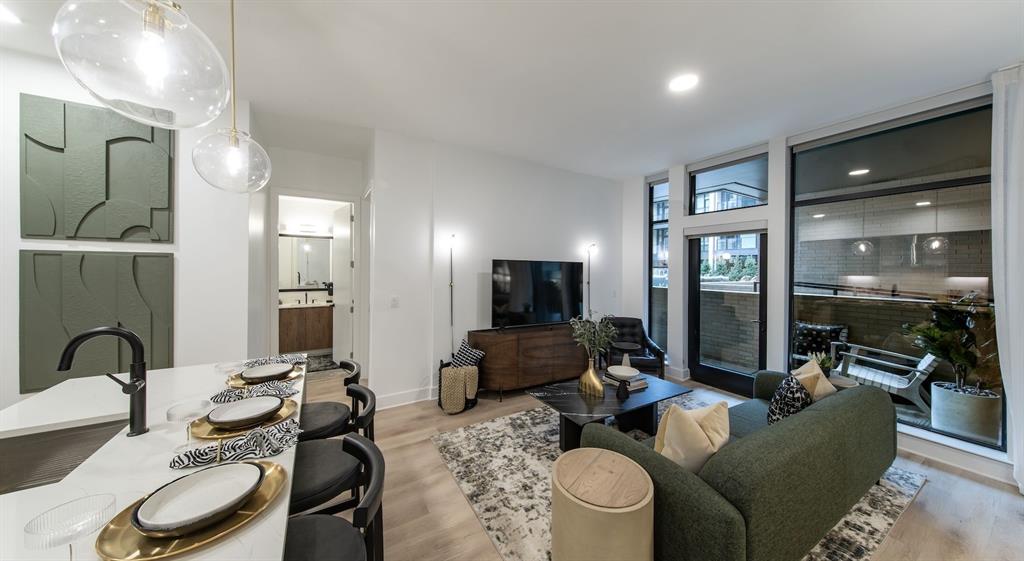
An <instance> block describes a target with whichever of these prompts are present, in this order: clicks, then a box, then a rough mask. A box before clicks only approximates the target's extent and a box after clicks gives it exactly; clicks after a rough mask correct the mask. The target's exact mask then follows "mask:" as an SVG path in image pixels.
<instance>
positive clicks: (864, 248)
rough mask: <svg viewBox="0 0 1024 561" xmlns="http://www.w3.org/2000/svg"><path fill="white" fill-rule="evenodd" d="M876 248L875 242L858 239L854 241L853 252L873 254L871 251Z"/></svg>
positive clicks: (862, 254) (855, 253) (864, 254)
mask: <svg viewBox="0 0 1024 561" xmlns="http://www.w3.org/2000/svg"><path fill="white" fill-rule="evenodd" d="M874 250H875V244H873V243H871V242H870V241H868V240H857V241H855V242H853V254H854V255H859V256H861V257H864V256H866V255H871V252H872V251H874Z"/></svg>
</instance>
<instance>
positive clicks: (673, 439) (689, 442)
mask: <svg viewBox="0 0 1024 561" xmlns="http://www.w3.org/2000/svg"><path fill="white" fill-rule="evenodd" d="M726 442H729V405H728V404H727V403H726V402H724V401H719V402H718V403H716V404H714V405H711V406H709V407H702V408H700V409H689V410H687V409H683V408H682V407H679V406H678V405H675V404H673V405H670V406H669V408H668V409H667V410H666V411H665V414H664V415H662V416H661V423H659V424H658V435H657V436H656V437H655V439H654V450H655V451H656V452H658V453H659V454H661V455H663V456H665V457H666V458H668V459H670V460H672V461H673V462H675V463H677V464H679V465H681V466H683V467H684V468H686V469H688V470H690V471H692V472H693V473H697V472H698V471H700V468H702V467H704V464H705V463H706V462H707V461H708V459H709V458H711V456H713V455H714V454H715V452H718V450H719V449H721V448H722V446H725V443H726Z"/></svg>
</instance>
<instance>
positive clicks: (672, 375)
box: [665, 365, 690, 383]
mask: <svg viewBox="0 0 1024 561" xmlns="http://www.w3.org/2000/svg"><path fill="white" fill-rule="evenodd" d="M665 378H667V379H669V380H672V381H673V382H677V383H678V382H682V381H683V380H689V379H690V369H689V368H676V367H674V366H672V365H665Z"/></svg>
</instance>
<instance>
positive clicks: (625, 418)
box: [615, 403, 658, 436]
mask: <svg viewBox="0 0 1024 561" xmlns="http://www.w3.org/2000/svg"><path fill="white" fill-rule="evenodd" d="M615 420H616V421H618V423H619V430H620V431H622V432H629V431H631V430H633V429H640V430H642V431H644V432H646V433H647V434H649V435H651V436H654V435H655V433H657V432H658V404H657V403H652V404H650V405H647V406H645V407H641V408H639V409H634V410H632V411H630V412H628V413H622V414H620V415H616V416H615Z"/></svg>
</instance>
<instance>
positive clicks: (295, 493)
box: [288, 384, 377, 514]
mask: <svg viewBox="0 0 1024 561" xmlns="http://www.w3.org/2000/svg"><path fill="white" fill-rule="evenodd" d="M346 392H347V393H348V395H350V396H352V407H353V409H354V410H355V411H356V416H355V417H354V418H353V419H352V420H351V422H350V423H348V426H347V428H346V429H345V430H346V432H349V433H354V432H358V431H362V432H363V434H362V437H363V438H365V439H367V440H371V439H372V438H373V414H374V411H375V410H376V408H377V405H376V403H377V398H376V396H375V395H374V393H373V392H372V391H370V389H369V388H364V387H363V386H360V385H357V384H353V385H351V386H348V388H346ZM360 404H362V408H360ZM302 414H303V415H305V414H306V409H305V407H304V408H303V409H302ZM300 426H301V425H300ZM344 442H345V441H344V440H339V439H336V438H321V439H317V440H306V441H302V442H299V443H298V444H297V445H296V446H295V468H294V473H293V474H292V495H291V502H290V504H289V507H288V511H289V513H291V514H296V513H300V512H306V511H310V510H313V509H316V512H324V513H335V512H340V511H342V510H348V509H349V508H352V507H353V506H354V505H355V504H356V503H358V502H359V486H360V484H361V483H362V481H361V480H360V464H359V461H358V460H357V459H356V458H354V457H353V456H352V455H351V454H349V453H347V452H346V451H345V444H344ZM346 491H352V498H350V499H348V500H346V501H343V502H341V503H337V504H333V505H330V506H327V507H323V508H317V507H321V506H322V505H325V504H327V503H329V502H331V501H332V500H333V499H335V498H337V497H339V496H340V495H341V494H343V493H345V492H346Z"/></svg>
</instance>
